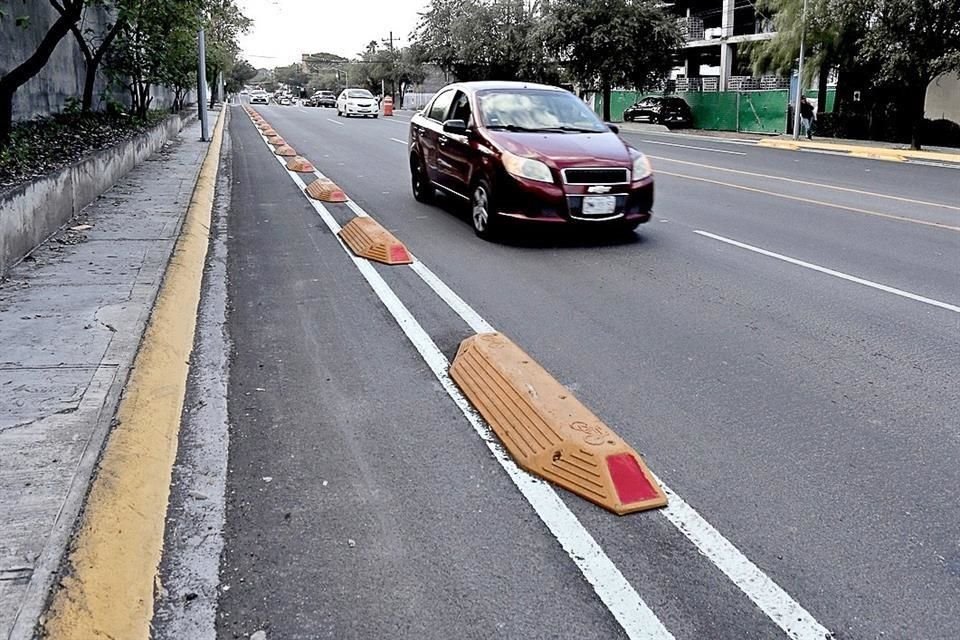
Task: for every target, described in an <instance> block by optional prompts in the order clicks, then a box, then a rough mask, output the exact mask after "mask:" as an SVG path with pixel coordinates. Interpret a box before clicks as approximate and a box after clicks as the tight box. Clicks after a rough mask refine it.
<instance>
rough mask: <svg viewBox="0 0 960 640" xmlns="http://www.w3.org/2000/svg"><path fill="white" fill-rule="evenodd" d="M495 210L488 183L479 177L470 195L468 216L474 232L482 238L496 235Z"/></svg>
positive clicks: (485, 238)
mask: <svg viewBox="0 0 960 640" xmlns="http://www.w3.org/2000/svg"><path fill="white" fill-rule="evenodd" d="M495 211H496V208H495V207H494V204H493V191H492V190H491V189H490V183H489V182H487V180H486V178H480V179H479V180H478V181H477V183H476V184H475V185H473V192H472V193H471V196H470V218H471V220H472V221H473V230H474V232H475V233H476V234H477V235H478V236H479V237H481V238H483V239H484V240H493V239H494V238H495V237H496V235H497V222H496V214H495V213H494V212H495Z"/></svg>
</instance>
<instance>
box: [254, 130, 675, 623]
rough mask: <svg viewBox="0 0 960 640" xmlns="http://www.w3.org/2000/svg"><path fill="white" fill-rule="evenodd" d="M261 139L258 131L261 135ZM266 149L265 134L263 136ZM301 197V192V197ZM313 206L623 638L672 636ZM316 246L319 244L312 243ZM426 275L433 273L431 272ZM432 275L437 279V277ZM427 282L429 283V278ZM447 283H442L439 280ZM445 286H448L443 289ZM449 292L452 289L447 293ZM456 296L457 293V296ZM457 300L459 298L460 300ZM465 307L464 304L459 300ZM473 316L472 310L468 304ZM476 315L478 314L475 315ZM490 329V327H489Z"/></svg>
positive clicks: (372, 272) (411, 319) (365, 263)
mask: <svg viewBox="0 0 960 640" xmlns="http://www.w3.org/2000/svg"><path fill="white" fill-rule="evenodd" d="M261 138H263V136H261ZM263 141H264V144H266V145H267V148H269V147H270V145H269V144H267V141H266V138H263ZM276 158H277V161H278V162H279V163H280V165H281V166H282V167H283V168H284V171H286V172H287V175H289V176H290V178H291V179H292V180H293V181H294V183H296V185H297V186H298V187H300V190H301V193H302V192H303V189H305V188H306V185H305V184H304V182H303V180H302V179H301V177H300V176H299V175H298V174H297V173H295V172H293V171H290V170H289V169H287V168H286V164H285V162H284V161H283V159H282V158H280V157H278V156H277V157H276ZM305 197H306V196H305ZM307 200H308V201H309V202H310V204H311V205H313V208H314V210H315V211H316V212H317V214H318V215H319V216H320V218H321V219H322V220H323V222H324V223H325V224H326V225H327V227H328V228H329V229H330V231H331V232H333V234H334V236H335V237H336V238H337V242H338V243H339V244H340V248H341V249H343V251H344V253H346V254H347V256H348V257H349V258H350V259H351V260H352V261H353V264H354V266H356V267H357V269H358V270H359V271H360V273H361V274H362V275H363V277H364V279H365V280H366V281H367V283H368V284H369V285H370V287H371V288H372V289H373V291H374V293H376V294H377V297H378V298H380V301H381V302H382V303H383V304H384V306H386V308H387V310H388V311H389V312H390V314H391V315H392V316H393V317H394V319H395V320H396V322H397V324H398V325H399V326H400V329H401V330H402V331H403V332H404V334H406V336H407V339H408V340H410V342H411V344H413V346H414V347H415V348H416V349H417V351H418V352H419V353H420V356H421V357H422V358H423V360H424V362H426V363H427V366H429V367H430V370H431V371H433V374H434V376H436V378H437V380H438V381H439V382H440V384H441V385H442V386H443V388H444V390H445V391H446V392H447V395H449V396H450V398H451V399H452V400H453V401H454V403H455V404H456V405H457V408H459V409H460V411H461V413H463V415H464V417H465V418H466V419H467V421H468V422H469V423H470V425H471V426H472V427H473V429H474V431H475V432H476V433H477V435H478V436H480V439H481V440H483V441H484V443H485V444H486V445H487V448H488V449H489V450H490V452H491V453H492V454H493V456H494V458H495V459H496V460H497V462H499V463H500V465H501V466H502V467H503V469H504V471H506V472H507V475H508V476H509V477H510V479H511V480H512V481H513V483H514V485H515V486H516V487H517V489H519V490H520V493H521V494H523V496H524V497H525V498H526V499H527V502H529V503H530V505H531V506H532V507H533V509H534V511H536V513H537V515H538V516H539V517H540V519H541V520H542V521H543V523H544V524H545V525H546V526H547V528H548V529H549V530H550V532H551V533H552V534H553V536H554V537H555V538H556V539H557V541H558V542H559V543H560V546H561V547H563V549H564V551H566V552H567V555H569V556H570V559H571V560H573V562H574V563H575V564H576V565H577V567H578V568H579V569H580V571H581V573H582V574H583V577H584V578H585V579H586V580H587V582H588V583H590V585H591V586H593V589H594V592H595V593H596V594H597V596H598V597H599V598H600V600H601V601H602V602H603V603H604V604H605V605H606V607H607V609H608V610H609V611H610V613H611V614H612V615H613V617H614V618H615V619H616V621H617V622H618V623H619V624H620V626H621V627H622V628H623V630H624V631H625V632H626V634H627V637H629V638H631V639H636V640H673V634H671V633H670V632H669V631H668V630H667V628H666V627H664V626H663V623H662V622H660V619H659V618H658V617H657V616H656V614H654V613H653V611H652V610H651V609H650V608H649V607H648V606H647V604H646V603H645V602H644V601H643V599H642V598H641V597H640V595H639V594H638V593H637V592H636V590H635V589H634V588H633V586H632V585H631V584H630V583H629V582H628V581H627V579H626V577H624V575H623V573H621V572H620V569H619V568H617V566H616V565H615V564H614V563H613V561H612V560H611V559H610V558H609V557H608V556H607V554H606V553H604V551H603V548H602V547H601V546H600V545H599V544H598V543H597V541H596V540H594V538H593V536H591V535H590V532H589V531H587V530H586V528H584V526H583V524H582V523H581V522H580V521H579V520H578V519H577V517H576V516H575V515H574V514H573V512H572V511H570V508H569V507H567V505H566V503H565V502H564V501H563V500H562V499H561V498H560V496H558V495H557V492H556V491H555V490H554V489H553V488H552V487H551V486H550V485H549V484H547V483H546V482H543V481H542V480H539V479H538V478H535V477H533V476H531V475H529V474H528V473H526V472H525V471H523V470H521V469H520V468H519V467H518V466H517V465H516V464H515V463H514V461H513V459H512V458H510V456H509V454H507V453H506V451H505V450H504V449H503V447H501V446H500V444H499V440H498V439H497V437H496V436H495V435H494V433H493V431H492V430H491V429H490V427H489V426H488V425H487V423H486V422H485V421H484V420H483V419H482V418H481V417H480V416H479V415H478V414H477V413H476V412H475V411H474V409H473V407H471V406H470V403H469V402H468V401H467V399H466V398H465V397H464V396H463V394H462V393H460V390H459V388H457V386H456V385H455V384H454V382H453V380H451V379H450V376H449V375H448V373H447V371H448V370H449V368H450V362H449V361H448V360H447V358H446V356H444V355H443V352H442V351H440V349H439V348H438V347H437V345H436V344H435V343H434V342H433V339H432V338H431V337H430V336H429V335H428V334H427V332H426V331H425V330H424V328H423V327H422V326H421V325H420V323H419V322H417V320H416V318H414V317H413V315H412V314H411V313H410V311H409V310H408V309H407V307H406V306H405V305H404V304H403V302H402V301H401V300H400V299H399V298H398V297H397V295H396V294H395V293H394V292H393V290H392V289H391V288H390V286H389V285H388V284H387V283H386V282H385V281H384V279H383V278H382V277H381V276H380V274H379V273H377V270H376V269H375V268H374V267H373V265H372V264H371V263H370V262H369V261H367V260H365V259H363V258H358V257H357V256H355V255H354V254H353V252H352V251H350V249H348V248H347V246H346V245H345V244H344V243H343V241H342V240H341V239H340V236H338V235H337V234H338V233H339V232H340V229H341V227H340V224H339V223H338V222H337V221H336V219H334V217H333V216H332V215H331V214H330V212H329V211H327V209H326V207H324V206H323V204H321V203H320V202H318V201H316V200H313V199H312V198H307ZM317 248H318V249H319V247H317ZM430 275H433V274H432V272H431V273H430ZM433 278H434V279H435V280H436V281H437V282H439V279H437V278H436V276H433ZM428 284H429V283H428ZM443 288H446V285H443ZM447 290H448V291H449V289H447ZM450 293H452V291H451V292H450ZM457 299H459V297H458V298H457ZM461 303H462V300H461ZM462 306H463V307H466V308H469V307H467V305H466V303H462ZM470 311H471V312H472V313H473V314H474V315H476V312H475V311H473V310H472V309H470ZM477 318H479V316H477ZM478 326H482V327H484V328H485V329H486V327H489V325H487V324H486V323H485V322H482V324H480V325H478ZM491 328H492V327H491Z"/></svg>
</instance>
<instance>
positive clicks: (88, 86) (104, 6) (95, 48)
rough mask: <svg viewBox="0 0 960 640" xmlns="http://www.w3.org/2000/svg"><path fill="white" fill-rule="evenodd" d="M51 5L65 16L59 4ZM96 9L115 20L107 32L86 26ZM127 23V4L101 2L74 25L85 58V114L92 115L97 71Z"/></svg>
mask: <svg viewBox="0 0 960 640" xmlns="http://www.w3.org/2000/svg"><path fill="white" fill-rule="evenodd" d="M50 2H51V4H53V6H54V7H55V8H56V9H57V11H59V12H60V13H61V14H63V13H64V11H65V10H66V9H65V7H64V6H63V4H62V3H60V2H57V0H50ZM94 8H97V9H101V10H103V11H105V12H107V13H108V15H111V16H112V17H113V24H107V28H106V31H100V30H96V29H92V28H90V27H86V26H85V23H86V20H87V16H88V15H89V14H90V12H91V11H92V10H93V9H94ZM125 19H126V7H125V6H124V3H123V0H101V1H100V2H96V3H95V4H94V5H88V6H87V7H86V8H85V9H84V11H83V16H82V17H81V18H80V20H79V21H78V22H74V23H73V24H71V25H70V31H71V32H72V33H73V36H74V39H75V40H76V41H77V45H78V46H79V47H80V53H81V54H83V61H84V79H83V97H82V99H81V105H82V109H83V111H90V110H91V109H92V108H93V87H94V85H95V84H96V82H97V71H98V70H99V68H100V63H102V62H103V59H104V57H105V55H106V53H107V51H109V50H110V47H111V45H112V44H113V40H114V38H116V37H117V34H118V33H119V32H120V29H122V28H123V25H124V20H125Z"/></svg>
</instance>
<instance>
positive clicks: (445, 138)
mask: <svg viewBox="0 0 960 640" xmlns="http://www.w3.org/2000/svg"><path fill="white" fill-rule="evenodd" d="M448 140H450V138H448V137H447V136H440V144H447V141H448Z"/></svg>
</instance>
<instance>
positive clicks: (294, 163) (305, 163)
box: [287, 156, 315, 173]
mask: <svg viewBox="0 0 960 640" xmlns="http://www.w3.org/2000/svg"><path fill="white" fill-rule="evenodd" d="M287 169H290V171H296V172H298V173H313V172H314V171H315V169H314V168H313V165H312V164H310V161H309V160H307V159H306V158H304V157H303V156H293V157H292V158H290V159H289V160H287Z"/></svg>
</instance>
